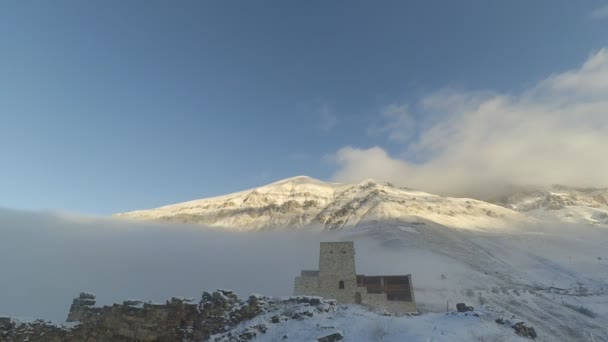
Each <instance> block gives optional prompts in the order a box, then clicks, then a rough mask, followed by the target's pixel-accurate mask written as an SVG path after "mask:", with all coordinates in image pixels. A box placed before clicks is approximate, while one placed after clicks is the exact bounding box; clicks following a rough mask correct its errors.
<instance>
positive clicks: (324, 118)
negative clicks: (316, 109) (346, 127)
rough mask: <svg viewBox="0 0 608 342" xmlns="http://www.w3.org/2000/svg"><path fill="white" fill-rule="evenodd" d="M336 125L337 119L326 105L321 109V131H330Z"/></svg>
mask: <svg viewBox="0 0 608 342" xmlns="http://www.w3.org/2000/svg"><path fill="white" fill-rule="evenodd" d="M337 123H338V118H337V117H336V115H335V114H334V113H333V111H332V110H331V108H330V107H329V106H328V105H324V106H323V107H321V130H322V131H324V132H329V131H331V130H332V129H333V128H334V127H335V126H336V124H337Z"/></svg>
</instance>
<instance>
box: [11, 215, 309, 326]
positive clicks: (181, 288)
mask: <svg viewBox="0 0 608 342" xmlns="http://www.w3.org/2000/svg"><path fill="white" fill-rule="evenodd" d="M0 226H1V227H2V238H1V239H0V260H3V265H4V267H3V268H2V271H0V272H1V273H0V274H1V276H0V314H10V315H13V316H27V317H42V318H48V319H58V320H63V319H65V317H66V315H67V311H68V308H69V305H70V303H71V300H72V298H74V297H75V296H77V295H78V293H79V292H80V291H85V290H86V291H91V292H94V293H96V294H97V297H98V303H99V304H110V303H113V302H117V301H122V300H125V299H129V298H141V299H143V300H146V301H148V300H151V301H164V300H166V299H168V298H170V297H171V296H186V297H194V298H196V299H198V298H200V295H201V293H202V291H203V290H214V289H217V288H230V289H233V290H235V291H237V292H238V293H239V294H240V295H243V296H245V295H248V294H251V293H264V294H270V295H290V294H291V291H292V288H293V277H295V276H296V275H297V273H298V272H299V269H300V268H301V267H303V266H309V267H312V266H315V264H314V262H315V260H316V259H317V254H318V246H317V243H318V240H319V239H320V236H319V235H316V234H282V233H261V234H248V233H231V232H226V231H218V230H215V229H210V228H206V227H200V226H197V227H191V226H184V225H179V226H177V225H175V226H167V225H160V224H153V223H135V222H133V223H131V222H125V221H118V220H110V219H90V218H83V217H70V216H65V215H61V216H57V215H53V214H41V213H27V212H16V211H9V210H0ZM307 263H308V264H307Z"/></svg>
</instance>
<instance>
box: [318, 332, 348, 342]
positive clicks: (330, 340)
mask: <svg viewBox="0 0 608 342" xmlns="http://www.w3.org/2000/svg"><path fill="white" fill-rule="evenodd" d="M343 339H344V335H342V334H341V333H339V332H336V333H333V334H331V335H327V336H323V337H319V338H318V339H317V341H318V342H335V341H341V340H343Z"/></svg>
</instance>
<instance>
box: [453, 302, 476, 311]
mask: <svg viewBox="0 0 608 342" xmlns="http://www.w3.org/2000/svg"><path fill="white" fill-rule="evenodd" d="M456 310H457V311H458V312H467V311H473V310H474V308H473V307H472V306H467V305H466V304H465V303H458V304H456Z"/></svg>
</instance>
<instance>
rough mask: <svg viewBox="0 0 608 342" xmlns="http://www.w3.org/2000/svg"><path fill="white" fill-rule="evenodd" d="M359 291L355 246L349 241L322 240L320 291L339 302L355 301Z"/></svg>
mask: <svg viewBox="0 0 608 342" xmlns="http://www.w3.org/2000/svg"><path fill="white" fill-rule="evenodd" d="M356 291H357V273H356V272H355V246H354V243H353V242H352V241H348V242H321V248H320V254H319V292H320V293H323V294H324V295H325V296H328V297H329V298H335V299H336V300H337V301H338V303H354V302H355V292H356Z"/></svg>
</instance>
